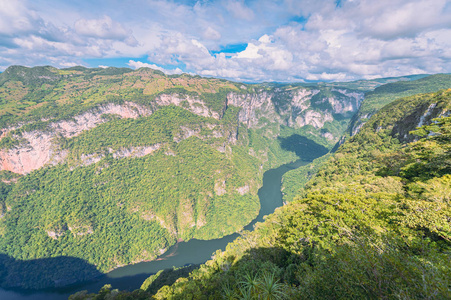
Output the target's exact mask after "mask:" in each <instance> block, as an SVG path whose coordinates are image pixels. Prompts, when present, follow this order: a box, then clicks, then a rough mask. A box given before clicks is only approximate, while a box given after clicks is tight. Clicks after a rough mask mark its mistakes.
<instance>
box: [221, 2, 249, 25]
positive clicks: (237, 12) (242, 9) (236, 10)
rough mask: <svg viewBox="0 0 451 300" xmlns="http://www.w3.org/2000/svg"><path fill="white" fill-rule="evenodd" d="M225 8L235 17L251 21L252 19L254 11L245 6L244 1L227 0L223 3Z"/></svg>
mask: <svg viewBox="0 0 451 300" xmlns="http://www.w3.org/2000/svg"><path fill="white" fill-rule="evenodd" d="M225 6H226V8H227V10H228V11H229V12H230V13H231V14H232V15H233V16H234V17H235V18H237V19H242V20H246V21H251V20H253V19H254V12H253V11H252V9H250V8H249V7H247V6H246V4H245V3H244V1H237V0H229V1H227V2H226V4H225Z"/></svg>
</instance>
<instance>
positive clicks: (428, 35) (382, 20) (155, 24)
mask: <svg viewBox="0 0 451 300" xmlns="http://www.w3.org/2000/svg"><path fill="white" fill-rule="evenodd" d="M10 65H24V66H29V67H32V66H38V65H51V66H54V67H57V68H66V67H71V66H76V65H82V66H86V67H108V66H114V67H128V68H132V69H136V68H140V67H150V68H153V69H158V70H161V71H163V72H165V73H167V74H179V73H190V74H196V75H201V76H207V77H219V78H226V79H231V80H236V81H246V82H263V81H276V82H297V81H350V80H356V79H371V78H377V77H393V76H404V75H411V74H424V73H427V74H434V73H451V0H252V1H245V0H199V1H193V0H179V1H176V0H171V1H169V0H123V1H120V0H65V1H62V0H0V71H3V70H5V69H6V68H7V67H8V66H10Z"/></svg>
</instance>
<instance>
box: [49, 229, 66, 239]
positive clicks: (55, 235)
mask: <svg viewBox="0 0 451 300" xmlns="http://www.w3.org/2000/svg"><path fill="white" fill-rule="evenodd" d="M46 232H47V235H48V236H49V237H51V238H52V239H54V240H57V239H58V238H59V237H60V236H63V235H64V232H63V231H52V230H47V231H46Z"/></svg>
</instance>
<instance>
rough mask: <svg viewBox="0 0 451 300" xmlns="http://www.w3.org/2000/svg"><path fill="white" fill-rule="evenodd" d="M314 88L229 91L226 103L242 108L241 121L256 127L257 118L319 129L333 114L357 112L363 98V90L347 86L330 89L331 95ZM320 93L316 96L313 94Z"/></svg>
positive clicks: (291, 125) (331, 118)
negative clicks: (358, 90) (246, 92)
mask: <svg viewBox="0 0 451 300" xmlns="http://www.w3.org/2000/svg"><path fill="white" fill-rule="evenodd" d="M320 92H321V91H320V90H319V89H314V88H302V87H301V88H295V89H291V90H286V89H278V88H276V89H273V90H271V91H262V92H256V93H251V94H245V95H243V94H237V93H230V94H228V95H227V103H228V105H234V106H238V107H241V108H242V110H241V111H240V114H239V120H240V122H243V123H245V124H246V125H247V126H248V127H250V128H255V127H258V124H259V121H260V118H262V117H264V118H266V119H267V120H268V121H269V122H274V123H279V124H283V125H287V126H290V127H293V128H300V127H303V126H306V125H311V126H313V127H314V128H317V129H318V128H322V127H323V126H324V123H326V122H332V121H333V120H334V119H335V118H334V115H348V116H349V115H352V114H354V113H356V112H357V110H358V109H359V107H360V104H361V102H362V100H363V93H362V92H354V91H349V90H346V89H332V92H334V94H333V95H331V96H327V97H326V96H321V95H319V93H320ZM316 95H319V97H316V98H315V96H316Z"/></svg>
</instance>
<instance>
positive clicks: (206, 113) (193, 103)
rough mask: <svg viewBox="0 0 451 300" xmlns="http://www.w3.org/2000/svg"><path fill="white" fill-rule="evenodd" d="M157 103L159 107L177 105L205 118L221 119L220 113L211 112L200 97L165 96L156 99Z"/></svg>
mask: <svg viewBox="0 0 451 300" xmlns="http://www.w3.org/2000/svg"><path fill="white" fill-rule="evenodd" d="M155 101H156V103H157V104H158V105H161V106H166V105H171V104H173V105H176V106H180V107H183V108H185V109H187V110H189V111H191V112H192V113H194V114H196V115H199V116H203V117H213V118H215V119H219V118H220V115H219V113H217V112H215V111H212V110H210V109H209V108H208V107H207V106H206V105H205V103H204V101H202V100H201V99H199V98H198V97H192V96H188V95H181V94H163V95H160V96H158V97H156V98H155Z"/></svg>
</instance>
